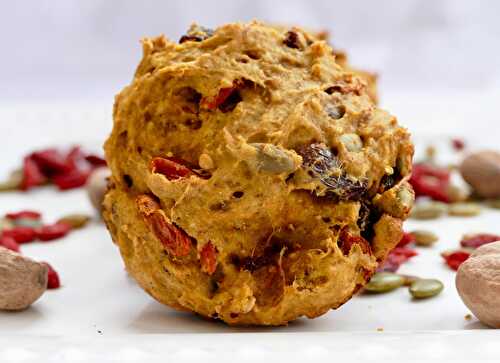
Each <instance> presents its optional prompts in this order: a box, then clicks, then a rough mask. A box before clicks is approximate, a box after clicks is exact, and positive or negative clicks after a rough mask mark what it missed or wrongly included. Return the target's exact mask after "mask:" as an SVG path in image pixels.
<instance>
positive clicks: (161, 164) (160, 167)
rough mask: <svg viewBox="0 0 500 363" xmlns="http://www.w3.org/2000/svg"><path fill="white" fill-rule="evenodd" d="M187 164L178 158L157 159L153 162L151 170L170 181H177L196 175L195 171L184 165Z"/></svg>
mask: <svg viewBox="0 0 500 363" xmlns="http://www.w3.org/2000/svg"><path fill="white" fill-rule="evenodd" d="M184 163H185V162H184V161H183V160H182V161H181V159H178V158H161V157H156V158H153V160H151V164H150V169H151V172H153V173H158V174H162V175H164V176H165V177H166V178H167V179H168V180H176V179H181V178H185V177H187V176H190V175H194V174H195V173H194V171H193V170H191V169H190V168H188V167H187V166H185V165H183V164H184Z"/></svg>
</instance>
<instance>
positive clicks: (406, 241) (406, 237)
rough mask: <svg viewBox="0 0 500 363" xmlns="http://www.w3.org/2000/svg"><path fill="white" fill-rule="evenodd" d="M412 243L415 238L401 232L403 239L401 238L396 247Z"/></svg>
mask: <svg viewBox="0 0 500 363" xmlns="http://www.w3.org/2000/svg"><path fill="white" fill-rule="evenodd" d="M412 243H415V236H413V235H412V234H411V233H408V232H403V237H401V241H399V243H398V244H397V246H396V247H405V246H408V245H409V244H412Z"/></svg>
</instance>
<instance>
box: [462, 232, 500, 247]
mask: <svg viewBox="0 0 500 363" xmlns="http://www.w3.org/2000/svg"><path fill="white" fill-rule="evenodd" d="M496 241H500V236H498V235H496V234H488V233H479V234H474V235H471V236H467V237H465V238H463V239H462V240H461V241H460V245H461V246H462V247H470V248H478V247H480V246H482V245H485V244H487V243H491V242H496Z"/></svg>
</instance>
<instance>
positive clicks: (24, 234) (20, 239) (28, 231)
mask: <svg viewBox="0 0 500 363" xmlns="http://www.w3.org/2000/svg"><path fill="white" fill-rule="evenodd" d="M2 235H3V236H4V237H11V238H13V239H14V240H15V241H16V242H17V243H29V242H33V241H34V240H35V239H36V232H35V229H34V228H32V227H24V226H16V227H13V228H9V229H4V230H3V231H2Z"/></svg>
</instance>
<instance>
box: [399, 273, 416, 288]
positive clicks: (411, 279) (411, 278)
mask: <svg viewBox="0 0 500 363" xmlns="http://www.w3.org/2000/svg"><path fill="white" fill-rule="evenodd" d="M400 276H401V277H402V278H403V279H404V282H403V286H410V285H411V284H413V283H414V282H415V281H417V280H418V279H419V277H417V276H413V275H400Z"/></svg>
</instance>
